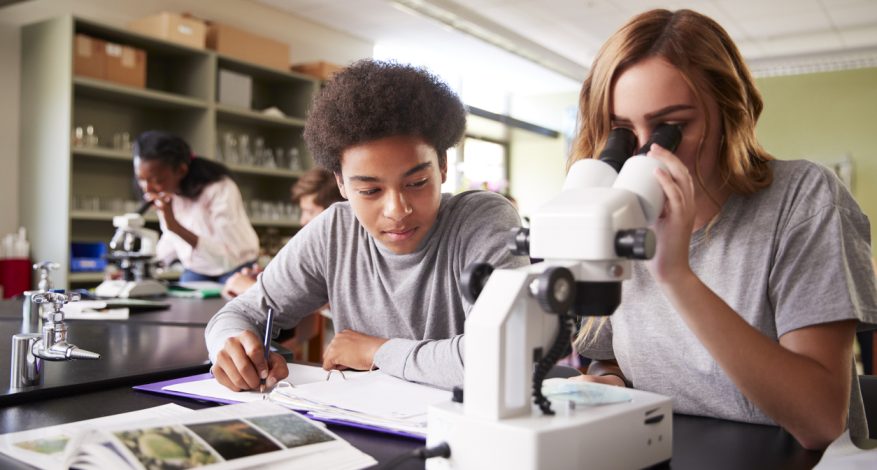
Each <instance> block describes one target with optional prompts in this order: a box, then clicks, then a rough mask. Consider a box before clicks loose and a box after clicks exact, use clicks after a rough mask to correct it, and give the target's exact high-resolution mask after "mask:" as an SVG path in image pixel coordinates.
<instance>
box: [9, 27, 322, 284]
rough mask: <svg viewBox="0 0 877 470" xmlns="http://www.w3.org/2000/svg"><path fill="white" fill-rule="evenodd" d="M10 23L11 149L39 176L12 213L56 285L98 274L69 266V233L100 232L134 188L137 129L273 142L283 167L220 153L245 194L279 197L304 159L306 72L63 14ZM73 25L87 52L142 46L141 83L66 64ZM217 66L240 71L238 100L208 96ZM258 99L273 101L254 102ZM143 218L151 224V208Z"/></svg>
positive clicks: (310, 87)
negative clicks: (15, 83)
mask: <svg viewBox="0 0 877 470" xmlns="http://www.w3.org/2000/svg"><path fill="white" fill-rule="evenodd" d="M22 31H23V32H22V49H23V52H22V80H21V87H22V89H21V102H22V122H23V125H22V135H21V152H22V155H27V158H22V159H21V164H20V177H21V180H22V181H30V182H36V181H39V182H40V184H26V185H22V188H21V191H22V194H21V197H20V201H21V208H20V209H21V214H22V216H21V217H22V223H23V225H25V226H26V227H27V228H28V231H29V233H30V234H32V237H31V238H32V253H33V255H34V257H35V258H36V259H51V260H53V261H57V262H58V263H59V264H61V266H63V267H64V268H62V270H61V271H60V272H59V273H58V274H57V275H56V284H57V285H58V286H65V285H70V284H71V283H75V284H77V286H79V287H85V286H88V285H96V284H97V283H99V282H100V280H101V277H100V273H76V274H75V275H71V270H70V267H71V253H70V251H71V250H70V248H71V243H74V242H77V243H78V242H90V243H96V242H102V243H106V242H107V241H109V239H110V238H111V237H112V235H113V233H114V229H113V227H112V216H113V215H116V214H118V213H119V209H120V208H121V209H122V210H123V211H127V210H128V208H127V206H128V205H130V204H131V203H133V201H134V200H136V198H137V195H136V194H134V188H133V178H132V176H133V170H132V157H131V149H130V145H131V143H132V142H133V140H134V139H135V138H136V136H137V135H138V134H139V133H141V132H143V131H145V130H148V129H163V130H167V131H169V132H173V133H175V134H178V135H180V136H181V137H182V138H184V139H185V140H186V141H188V142H189V143H190V144H191V145H192V148H193V150H194V151H195V152H196V153H198V154H199V155H201V156H203V157H205V158H210V159H214V158H217V157H222V155H221V153H217V149H218V148H219V145H218V143H220V142H221V139H222V136H223V135H224V134H225V133H231V135H233V136H235V138H239V137H240V136H241V135H242V134H247V135H249V136H252V140H251V143H254V141H255V139H256V137H261V138H262V140H263V142H264V145H265V148H271V149H275V150H274V151H275V152H276V149H277V148H282V149H284V150H283V154H284V157H285V158H288V157H289V155H290V153H292V154H294V155H297V156H298V157H297V158H296V161H297V162H298V166H297V167H296V169H295V170H294V169H293V168H292V167H291V166H290V165H289V164H286V165H285V166H284V165H283V164H284V159H283V158H281V159H277V158H274V159H273V160H274V165H273V166H271V165H268V164H267V160H265V158H264V155H263V161H261V162H260V163H261V165H259V166H257V165H256V162H255V161H253V162H252V164H251V165H246V164H244V163H247V162H241V161H238V162H237V163H234V162H232V163H229V167H231V168H232V170H233V171H234V173H235V178H236V180H237V181H238V185H239V186H240V188H241V192H242V194H243V195H244V198H245V200H249V199H260V200H268V201H282V202H286V201H288V200H289V188H290V186H291V185H292V184H293V183H294V182H295V180H296V178H297V177H298V176H300V175H301V173H302V171H300V170H304V169H307V168H308V167H310V166H311V161H310V156H309V155H308V154H307V152H306V149H305V147H304V144H303V142H302V138H301V133H302V129H303V126H304V119H305V116H306V111H307V106H308V104H309V103H310V101H311V99H312V96H313V93H315V92H316V90H317V89H318V82H317V81H316V80H314V79H313V78H310V77H306V76H303V75H301V74H296V73H292V72H285V71H282V70H275V69H271V68H266V67H264V66H261V65H256V64H251V63H248V62H245V61H242V60H238V59H233V58H228V57H225V56H223V55H221V54H216V53H215V52H212V51H208V50H198V49H194V48H192V47H189V46H184V45H179V44H175V43H172V42H168V41H165V40H161V39H156V38H153V37H148V36H144V35H141V34H139V33H132V32H130V31H126V30H122V29H118V28H114V27H109V26H105V25H102V24H99V23H94V22H91V21H87V20H82V19H79V18H73V17H62V18H56V19H52V20H48V21H44V22H41V23H36V24H32V25H28V26H25V27H24V28H23V30H22ZM80 35H83V36H88V37H89V38H92V39H91V41H92V42H93V44H91V45H90V50H92V51H94V50H103V51H104V52H106V49H105V48H103V49H95V45H94V44H98V45H99V44H100V42H105V43H113V44H124V45H127V46H130V47H133V48H138V49H141V50H143V51H144V52H145V54H146V56H147V57H148V66H147V67H146V78H145V83H144V85H145V86H144V88H135V87H131V86H125V85H121V84H118V83H113V82H110V81H107V80H105V79H102V78H98V77H94V76H84V75H83V74H80V73H78V72H77V73H76V74H74V67H71V66H70V64H71V62H73V63H74V64H75V63H76V60H71V54H72V55H74V56H77V55H79V53H78V52H77V47H78V44H77V42H78V41H80V40H79V39H78V37H80ZM82 47H85V46H82ZM74 58H75V57H74ZM77 60H78V59H77ZM220 68H222V69H224V70H230V71H232V72H235V73H239V74H242V75H245V76H247V77H250V79H251V80H252V99H251V107H250V108H241V107H233V106H228V105H225V104H221V103H219V102H218V97H217V87H216V85H217V81H218V76H219V69H220ZM78 70H79V69H77V71H78ZM49 78H51V79H49ZM65 106H69V108H66V109H65ZM266 108H276V109H277V110H279V111H280V112H279V113H276V112H274V113H268V114H265V113H262V112H261V111H262V110H264V109H266ZM220 150H221V149H220ZM278 162H279V163H280V164H281V165H279V166H278ZM47 169H51V171H47ZM46 188H52V190H51V191H47V190H46ZM83 203H84V204H85V205H83ZM86 206H87V207H86ZM147 221H148V222H147V223H148V224H149V225H150V226H152V227H154V228H157V219H156V218H155V215H154V214H151V215H148V216H147ZM295 222H296V221H290V220H281V219H279V218H278V219H267V220H259V221H257V222H256V225H257V229H258V230H264V229H265V228H266V227H271V226H274V227H279V230H280V231H283V232H286V231H292V230H294V229H295V225H293V224H294V223H295Z"/></svg>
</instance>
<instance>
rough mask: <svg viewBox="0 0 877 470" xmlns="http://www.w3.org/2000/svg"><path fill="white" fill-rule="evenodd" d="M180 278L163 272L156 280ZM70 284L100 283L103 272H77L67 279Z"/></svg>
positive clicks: (175, 273)
mask: <svg viewBox="0 0 877 470" xmlns="http://www.w3.org/2000/svg"><path fill="white" fill-rule="evenodd" d="M179 278H180V273H178V272H176V271H171V272H163V273H161V274H159V275H158V279H160V280H164V281H176V280H177V279H179ZM68 279H69V280H70V282H79V283H85V282H102V281H103V280H104V273H103V271H100V272H78V273H70V276H69V278H68Z"/></svg>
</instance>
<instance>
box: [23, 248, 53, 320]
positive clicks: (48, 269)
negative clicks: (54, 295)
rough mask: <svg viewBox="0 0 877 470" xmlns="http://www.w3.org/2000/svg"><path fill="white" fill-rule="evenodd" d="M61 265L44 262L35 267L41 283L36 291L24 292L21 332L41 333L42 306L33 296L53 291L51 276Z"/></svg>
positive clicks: (36, 264)
mask: <svg viewBox="0 0 877 470" xmlns="http://www.w3.org/2000/svg"><path fill="white" fill-rule="evenodd" d="M59 267H60V265H59V264H58V263H53V262H51V261H43V262H41V263H35V264H34V265H33V269H34V271H36V272H37V273H38V274H39V278H40V280H39V282H38V283H37V286H38V287H37V289H36V290H28V291H25V292H24V303H23V304H22V306H21V308H22V310H21V313H22V317H21V332H22V333H39V332H40V330H41V324H42V319H43V315H42V310H43V309H42V308H41V307H42V306H41V305H39V304H37V303H35V302H34V301H33V296H34V295H36V294H41V293H44V292H48V291H49V290H51V289H52V278H51V277H50V274H51V273H52V271H53V270H55V269H58V268H59Z"/></svg>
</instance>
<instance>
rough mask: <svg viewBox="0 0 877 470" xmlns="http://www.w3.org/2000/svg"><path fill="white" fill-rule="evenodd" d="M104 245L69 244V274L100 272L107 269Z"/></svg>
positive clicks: (105, 247)
mask: <svg viewBox="0 0 877 470" xmlns="http://www.w3.org/2000/svg"><path fill="white" fill-rule="evenodd" d="M106 254H107V245H106V244H105V243H100V242H96V243H83V242H74V243H71V244H70V272H74V273H79V272H102V271H103V270H104V268H105V267H107V260H106Z"/></svg>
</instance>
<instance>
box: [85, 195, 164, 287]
mask: <svg viewBox="0 0 877 470" xmlns="http://www.w3.org/2000/svg"><path fill="white" fill-rule="evenodd" d="M144 225H145V221H144V218H143V215H141V214H139V213H136V212H132V213H128V214H123V215H117V216H115V217H113V226H114V227H116V233H115V234H114V235H113V238H112V240H110V244H109V245H110V255H109V257H108V258H109V259H111V260H114V261H117V262H118V263H119V267H120V268H121V269H122V273H123V278H122V279H113V280H106V281H104V282H102V283H101V284H100V285H99V286H98V287H97V289H95V295H97V296H98V297H120V298H128V297H152V296H159V295H164V294H166V293H167V287H165V285H164V284H162V283H160V282H158V281H156V280H155V279H154V277H153V274H152V264H153V263H155V256H156V246H157V245H158V232H156V231H155V230H152V229H149V228H146V227H145V226H144Z"/></svg>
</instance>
